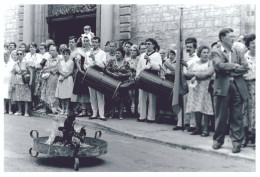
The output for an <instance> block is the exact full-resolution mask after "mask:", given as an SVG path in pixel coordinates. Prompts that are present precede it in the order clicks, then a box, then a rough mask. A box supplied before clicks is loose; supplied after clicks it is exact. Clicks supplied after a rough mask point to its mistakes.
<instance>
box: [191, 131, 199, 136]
mask: <svg viewBox="0 0 260 177" xmlns="http://www.w3.org/2000/svg"><path fill="white" fill-rule="evenodd" d="M200 134H201V131H199V130H194V131H193V132H192V133H191V135H200Z"/></svg>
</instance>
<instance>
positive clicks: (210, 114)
mask: <svg viewBox="0 0 260 177" xmlns="http://www.w3.org/2000/svg"><path fill="white" fill-rule="evenodd" d="M255 37H256V36H255V34H250V35H247V36H242V37H239V38H237V39H236V37H235V35H234V32H233V30H232V29H231V28H224V29H222V30H221V31H220V32H219V41H216V42H214V43H212V45H211V46H207V45H201V46H197V40H196V38H194V37H190V38H187V39H185V48H186V52H187V54H188V56H189V57H188V58H185V59H183V60H182V61H181V68H182V69H181V73H182V75H183V76H185V77H184V80H183V81H185V84H186V85H187V87H188V90H189V92H188V93H187V94H185V95H184V96H183V107H182V108H181V109H183V112H184V113H185V114H184V115H181V112H182V111H180V110H179V111H178V112H176V111H173V109H172V103H171V98H170V99H169V98H165V97H163V96H161V97H160V95H155V94H154V93H150V92H148V91H146V90H143V89H140V88H137V87H133V88H132V89H131V90H127V89H125V90H124V89H122V90H120V91H117V92H116V93H115V94H114V95H113V97H112V96H110V95H106V93H101V92H99V91H98V90H96V89H94V88H91V87H89V86H88V84H87V81H86V79H85V76H86V71H87V70H88V69H89V68H90V67H93V66H97V67H98V68H100V69H102V71H103V72H104V73H106V74H107V75H109V76H110V77H113V78H114V79H116V80H119V81H121V82H122V83H126V82H133V83H134V81H135V80H136V79H137V78H138V77H139V76H140V73H141V72H142V71H143V70H145V71H147V72H150V73H151V74H154V75H158V76H159V77H161V78H162V79H163V80H164V79H166V80H168V81H170V82H173V83H174V80H175V71H176V59H177V50H178V49H177V45H176V44H170V45H169V47H168V48H167V49H160V46H159V44H158V43H157V41H156V40H154V39H152V38H148V39H146V40H145V41H144V42H142V43H140V44H139V45H137V44H133V43H132V42H131V41H123V42H122V43H119V42H116V41H108V42H107V43H106V45H105V48H104V50H102V49H101V48H100V38H99V37H95V35H94V33H92V32H91V27H90V26H85V27H84V34H82V35H81V36H80V37H79V38H77V37H76V36H70V37H69V38H68V45H67V44H61V45H60V46H59V47H58V46H56V45H55V42H54V41H53V40H51V39H48V40H47V41H46V42H42V43H40V44H39V45H37V44H36V43H34V42H31V43H30V44H29V45H28V46H27V45H26V44H25V43H22V44H21V45H20V46H19V47H17V46H16V43H14V42H10V43H9V44H8V45H6V46H5V52H4V62H5V67H4V69H5V70H4V74H5V76H4V88H5V95H4V101H5V102H4V103H5V104H4V109H5V113H8V114H14V115H24V116H26V117H28V116H29V110H33V111H38V112H40V113H42V114H47V113H49V112H52V113H54V114H63V115H68V114H69V113H70V112H74V113H75V114H77V115H78V116H80V117H89V119H98V118H99V119H100V120H103V121H106V120H108V118H110V119H114V118H116V117H118V118H119V119H120V120H122V119H123V118H124V116H127V117H136V118H137V121H138V122H147V123H154V122H156V121H158V120H159V119H161V118H164V117H170V118H171V119H175V118H176V120H177V126H175V127H174V128H173V130H175V131H177V130H182V116H184V125H185V129H186V130H187V131H188V132H191V135H201V136H202V137H206V136H209V133H210V127H214V128H212V129H211V130H212V131H214V136H213V140H214V144H213V148H214V149H219V148H221V146H222V145H223V143H224V137H225V134H226V132H227V130H229V129H230V130H231V131H230V134H231V139H232V144H233V149H232V152H233V153H237V152H240V147H241V145H242V147H246V146H247V144H248V143H249V141H251V142H252V143H255V69H256V68H255ZM22 108H24V109H22ZM14 111H16V112H15V113H14ZM117 112H118V116H116V113H117ZM210 125H211V126H210Z"/></svg>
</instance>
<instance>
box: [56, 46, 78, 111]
mask: <svg viewBox="0 0 260 177" xmlns="http://www.w3.org/2000/svg"><path fill="white" fill-rule="evenodd" d="M70 53H71V52H70V50H69V49H67V48H66V49H64V50H63V51H62V55H63V60H61V61H60V68H59V74H60V76H59V79H58V84H57V89H56V93H55V97H57V98H59V99H60V100H61V106H62V110H61V113H60V114H65V115H67V114H68V111H69V102H70V98H71V95H72V90H73V85H74V83H73V79H72V73H73V68H74V63H73V61H72V60H70V59H69V58H70ZM65 107H66V110H65Z"/></svg>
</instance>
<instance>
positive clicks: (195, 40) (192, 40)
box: [185, 37, 197, 49]
mask: <svg viewBox="0 0 260 177" xmlns="http://www.w3.org/2000/svg"><path fill="white" fill-rule="evenodd" d="M189 43H192V44H193V47H194V49H196V48H197V39H196V38H194V37H189V38H187V39H186V40H185V45H186V44H189Z"/></svg>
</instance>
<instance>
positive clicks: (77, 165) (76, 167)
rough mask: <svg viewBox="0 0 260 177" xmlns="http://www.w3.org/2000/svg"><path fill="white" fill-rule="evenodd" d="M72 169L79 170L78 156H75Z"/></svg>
mask: <svg viewBox="0 0 260 177" xmlns="http://www.w3.org/2000/svg"><path fill="white" fill-rule="evenodd" d="M74 170H75V171H78V170H79V158H75V163H74Z"/></svg>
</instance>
